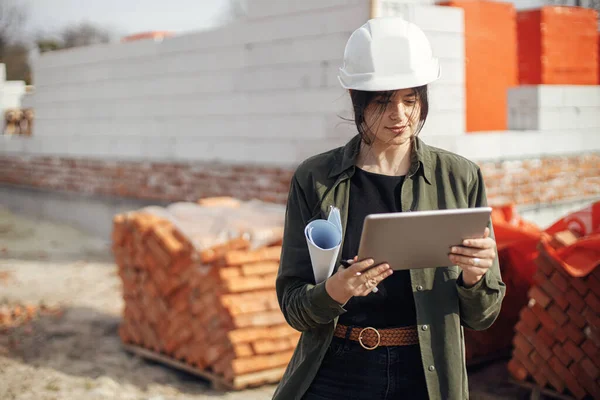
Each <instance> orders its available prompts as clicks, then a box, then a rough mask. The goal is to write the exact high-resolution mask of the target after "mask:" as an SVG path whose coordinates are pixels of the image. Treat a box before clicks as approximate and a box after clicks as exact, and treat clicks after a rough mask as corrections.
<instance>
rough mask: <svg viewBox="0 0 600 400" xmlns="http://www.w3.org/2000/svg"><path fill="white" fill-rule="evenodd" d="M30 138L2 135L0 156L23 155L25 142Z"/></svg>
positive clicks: (0, 137) (0, 138)
mask: <svg viewBox="0 0 600 400" xmlns="http://www.w3.org/2000/svg"><path fill="white" fill-rule="evenodd" d="M29 139H30V138H25V137H22V136H12V135H11V136H8V135H0V154H13V153H17V154H18V153H23V151H24V148H25V142H26V141H27V140H29Z"/></svg>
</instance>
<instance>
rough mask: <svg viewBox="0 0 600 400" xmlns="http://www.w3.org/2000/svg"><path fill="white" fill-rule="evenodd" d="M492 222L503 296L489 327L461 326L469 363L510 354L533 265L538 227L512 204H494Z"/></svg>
mask: <svg viewBox="0 0 600 400" xmlns="http://www.w3.org/2000/svg"><path fill="white" fill-rule="evenodd" d="M492 222H493V225H494V231H495V234H496V243H497V246H498V257H499V261H500V270H501V273H502V280H503V281H504V283H505V284H506V297H505V298H504V301H503V303H502V309H501V310H500V315H498V319H497V320H496V321H495V322H494V324H493V325H492V326H491V327H490V328H488V329H486V330H484V331H473V330H469V329H467V330H465V350H466V359H467V363H468V364H470V365H473V364H477V363H479V362H489V361H491V360H493V359H496V358H505V357H506V356H508V355H510V352H511V350H512V338H513V334H514V327H515V324H516V323H517V322H518V321H519V310H521V309H522V308H523V307H524V306H526V305H527V301H528V298H527V292H528V290H529V288H530V286H531V283H532V280H533V273H534V271H535V269H536V268H535V264H534V259H535V257H536V256H537V250H536V246H537V244H538V243H539V240H540V236H541V230H540V229H539V228H538V227H537V226H535V225H533V224H531V223H529V222H527V221H525V220H523V219H521V218H520V216H519V215H518V214H517V212H516V207H515V206H514V205H513V204H508V205H504V206H498V207H494V209H493V211H492Z"/></svg>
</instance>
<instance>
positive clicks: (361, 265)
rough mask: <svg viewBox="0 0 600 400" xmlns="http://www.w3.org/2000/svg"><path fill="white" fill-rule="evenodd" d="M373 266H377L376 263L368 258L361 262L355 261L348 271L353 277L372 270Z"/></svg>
mask: <svg viewBox="0 0 600 400" xmlns="http://www.w3.org/2000/svg"><path fill="white" fill-rule="evenodd" d="M373 264H375V261H374V260H373V259H372V258H367V259H365V260H361V261H354V262H353V263H352V265H351V266H350V267H348V268H347V270H348V272H350V273H351V274H352V275H356V273H357V272H360V273H361V274H362V273H363V272H364V271H366V270H367V269H369V268H371V267H372V266H373Z"/></svg>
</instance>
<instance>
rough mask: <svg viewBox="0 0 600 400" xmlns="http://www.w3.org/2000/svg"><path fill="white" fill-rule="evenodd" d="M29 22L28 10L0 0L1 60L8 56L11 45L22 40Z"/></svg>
mask: <svg viewBox="0 0 600 400" xmlns="http://www.w3.org/2000/svg"><path fill="white" fill-rule="evenodd" d="M26 21H27V9H26V8H25V7H24V6H23V5H22V4H21V5H17V3H16V2H15V1H13V0H0V60H3V59H4V57H5V56H6V51H7V49H8V47H9V46H10V45H11V44H14V43H17V42H18V41H19V40H20V39H21V35H22V28H23V26H24V24H25V22H26Z"/></svg>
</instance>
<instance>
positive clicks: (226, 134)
mask: <svg viewBox="0 0 600 400" xmlns="http://www.w3.org/2000/svg"><path fill="white" fill-rule="evenodd" d="M265 1H266V0H256V3H249V4H248V8H247V10H248V15H247V18H246V19H244V20H242V21H238V22H236V23H234V24H231V25H229V26H225V27H221V28H218V29H216V30H213V31H208V32H198V33H194V34H189V35H184V36H179V37H173V38H167V39H165V40H163V41H159V42H155V41H152V40H147V41H140V42H132V43H127V44H110V45H102V46H93V47H88V48H82V49H73V50H69V51H62V52H55V53H48V54H45V55H43V56H41V57H40V58H39V59H38V60H37V62H36V63H35V65H34V81H35V87H36V92H35V94H34V95H30V96H27V97H26V99H25V100H24V101H25V103H26V104H28V105H31V106H34V107H35V109H36V125H35V132H34V135H35V137H36V138H35V139H33V140H34V142H32V145H31V146H30V147H28V149H29V150H32V151H39V152H43V153H44V154H47V153H48V152H50V153H51V152H53V151H58V149H62V151H67V152H68V153H69V154H70V155H77V154H78V152H82V153H81V155H82V156H83V155H87V156H94V155H96V156H100V155H102V156H104V155H110V156H111V157H115V158H121V157H136V151H138V153H137V156H138V157H148V158H157V159H164V158H165V157H167V158H173V159H180V158H182V157H184V158H185V157H192V156H195V157H197V158H198V159H205V158H206V159H213V158H215V157H216V158H217V159H219V158H221V157H226V158H228V159H229V158H231V157H233V155H232V154H233V153H235V151H234V152H233V153H229V152H227V150H226V148H227V147H228V146H227V145H222V144H219V140H223V141H224V142H225V143H228V144H231V143H238V142H239V143H245V142H247V141H250V142H252V145H253V146H257V147H260V144H261V143H272V142H273V140H275V141H276V143H280V144H278V145H277V146H280V147H278V148H277V149H278V150H277V151H278V152H279V153H280V154H281V157H282V158H289V159H290V160H291V161H290V162H295V161H300V160H296V159H295V158H294V157H295V156H294V155H291V156H289V155H286V153H285V152H286V151H288V150H286V149H289V148H290V147H289V146H288V145H287V144H284V143H287V142H286V141H296V140H308V141H312V142H311V143H314V145H315V146H317V147H319V146H320V148H314V149H313V148H308V150H306V151H308V152H309V153H310V152H312V151H319V150H324V149H326V148H327V144H326V143H332V142H336V143H338V142H339V143H341V142H343V141H345V140H346V139H347V138H348V137H349V136H350V135H352V134H353V133H354V132H355V128H354V126H353V124H352V123H346V122H344V121H343V120H342V119H340V118H339V116H343V117H347V118H350V117H351V104H350V100H349V96H348V95H347V93H345V92H344V91H343V90H342V89H341V87H340V86H339V82H338V80H337V72H338V68H339V67H340V66H341V64H342V58H343V52H344V46H345V44H346V41H347V39H348V37H349V36H350V34H351V32H352V31H353V30H354V29H356V28H357V27H358V26H360V25H361V24H363V23H364V22H366V20H367V19H368V17H369V13H370V7H369V2H368V1H364V0H319V1H316V0H310V1H307V2H270V1H267V3H269V4H274V3H276V5H274V6H273V7H266V6H265V4H267V3H265ZM415 2H420V3H421V4H423V3H430V2H429V1H415ZM392 3H393V7H392V6H389V5H390V4H392ZM386 7H387V8H385V10H388V11H386V12H388V13H395V12H398V10H401V11H402V12H403V14H404V15H405V17H406V18H408V19H410V20H412V21H414V22H416V23H418V24H420V25H421V26H423V28H424V29H425V31H426V34H427V35H428V36H429V38H430V40H431V42H432V46H433V49H434V52H435V53H436V55H437V56H438V57H439V58H440V59H441V62H442V78H441V79H440V80H439V82H436V83H435V84H433V85H431V91H430V115H429V119H428V122H427V124H426V126H425V129H424V131H423V134H424V135H457V134H461V133H463V132H464V127H465V122H464V43H463V42H464V40H463V37H464V34H463V22H462V10H460V9H455V8H449V7H437V6H423V5H415V4H409V5H406V4H405V2H400V1H395V0H390V1H388V6H386ZM390 10H391V11H390ZM42 136H43V137H48V138H51V139H48V140H46V139H40V141H39V142H38V141H37V138H38V137H42ZM69 137H72V138H73V140H66V138H69ZM88 138H89V141H88ZM136 140H138V141H139V146H136V145H135V143H136ZM65 141H66V142H67V143H63V142H65ZM36 143H37V144H36ZM209 143H212V144H210V145H209ZM294 143H295V142H294ZM319 143H322V144H321V145H319ZM190 146H191V147H190ZM194 146H196V147H194ZM232 146H234V147H235V148H237V147H236V146H238V145H237V144H235V145H232ZM272 147H273V145H268V146H266V148H269V149H272ZM300 147H302V146H300ZM302 148H303V149H304V147H302ZM136 149H137V150H136ZM207 149H211V150H210V151H208V150H207ZM302 151H305V150H302ZM153 152H155V153H153ZM245 153H246V155H245V157H257V158H256V160H262V158H261V156H260V152H259V153H252V152H249V151H246V152H245ZM288 156H289V157H288ZM243 160H245V159H243Z"/></svg>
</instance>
